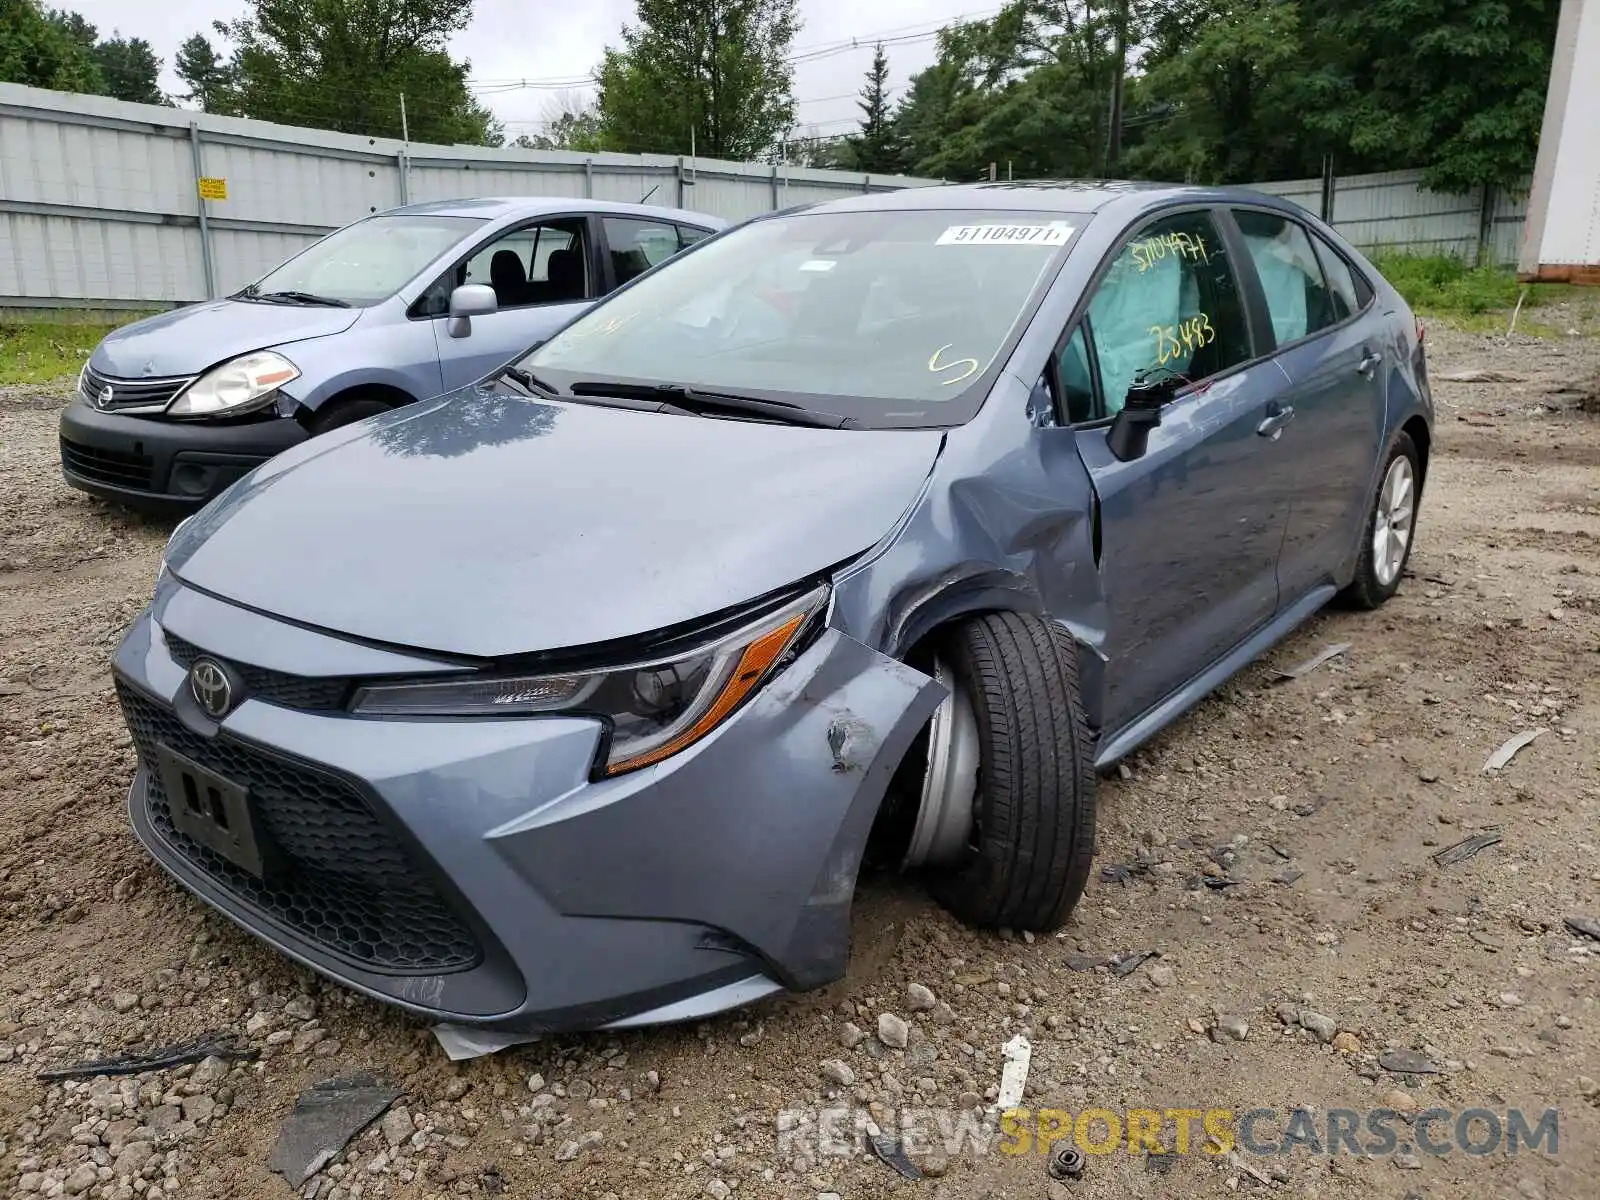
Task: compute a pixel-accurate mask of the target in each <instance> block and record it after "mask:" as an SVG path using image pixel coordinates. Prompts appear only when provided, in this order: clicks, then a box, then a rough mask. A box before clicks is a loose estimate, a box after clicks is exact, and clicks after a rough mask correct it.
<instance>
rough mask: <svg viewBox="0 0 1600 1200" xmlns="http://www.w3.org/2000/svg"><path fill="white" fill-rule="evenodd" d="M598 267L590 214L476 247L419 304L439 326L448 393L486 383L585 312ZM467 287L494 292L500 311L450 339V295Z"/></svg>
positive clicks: (524, 228)
mask: <svg viewBox="0 0 1600 1200" xmlns="http://www.w3.org/2000/svg"><path fill="white" fill-rule="evenodd" d="M597 267H598V263H597V259H596V256H595V253H594V230H593V223H592V222H591V221H590V220H589V218H587V217H584V216H563V217H544V218H541V219H539V220H538V221H531V222H528V223H527V224H525V225H520V226H518V227H516V228H515V229H511V230H508V231H506V232H503V233H501V234H499V235H498V236H497V237H495V238H493V239H492V240H490V241H488V242H486V243H484V244H482V245H480V246H477V247H475V248H474V249H473V251H472V253H471V254H470V255H469V256H468V257H466V258H464V259H462V260H461V261H460V262H458V263H457V264H456V265H455V266H454V267H452V268H451V269H450V270H449V271H446V272H445V273H444V274H443V275H442V276H440V278H439V279H438V280H437V281H435V283H434V284H433V286H432V287H430V288H429V289H428V290H427V291H426V292H424V293H423V295H422V297H421V299H419V300H418V301H417V303H416V304H415V305H413V312H415V313H418V314H419V315H420V316H422V317H423V319H427V320H430V321H431V322H432V324H433V336H434V344H435V346H436V347H437V349H438V353H439V367H440V373H441V375H442V377H443V379H444V388H445V390H446V391H450V390H452V389H454V388H458V387H462V386H464V385H466V384H469V383H472V382H474V381H475V380H478V379H482V378H483V377H484V376H485V375H487V374H489V372H491V371H493V370H495V369H496V368H497V367H502V366H504V365H505V364H506V363H508V362H510V361H511V360H512V359H513V358H515V357H516V356H517V355H519V354H521V353H522V352H523V351H524V350H526V349H528V347H529V346H531V345H533V343H534V342H536V341H539V340H541V339H542V338H546V337H549V336H550V335H551V334H552V333H554V332H555V331H556V330H557V329H559V328H561V326H563V325H565V324H566V323H567V322H568V321H569V320H571V319H572V318H573V317H574V316H576V315H577V314H578V313H580V312H582V311H583V310H584V309H585V308H587V307H588V306H589V304H590V303H592V302H593V299H594V297H595V296H597V295H599V294H600V290H599V289H600V288H601V287H602V286H603V285H602V284H601V280H600V272H599V271H598V269H597ZM467 283H481V284H485V285H487V286H489V287H491V288H493V289H494V292H495V300H496V301H497V303H498V305H499V307H498V309H497V310H496V311H495V312H492V313H489V314H487V315H486V316H481V317H473V318H472V332H471V333H470V334H469V335H468V336H467V337H461V338H456V337H451V336H450V332H449V319H448V316H449V311H450V293H451V292H452V291H453V290H454V289H455V288H457V287H460V286H461V285H462V284H467Z"/></svg>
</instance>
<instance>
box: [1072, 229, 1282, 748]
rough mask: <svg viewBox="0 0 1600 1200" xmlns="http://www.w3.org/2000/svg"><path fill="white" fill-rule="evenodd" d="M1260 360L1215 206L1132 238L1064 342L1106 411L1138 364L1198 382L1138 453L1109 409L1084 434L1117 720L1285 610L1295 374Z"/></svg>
mask: <svg viewBox="0 0 1600 1200" xmlns="http://www.w3.org/2000/svg"><path fill="white" fill-rule="evenodd" d="M1253 359H1256V355H1255V346H1254V338H1253V336H1252V332H1251V325H1250V321H1249V319H1248V316H1247V311H1246V305H1245V303H1244V298H1243V294H1242V292H1241V290H1240V286H1239V279H1238V276H1237V274H1236V273H1235V269H1234V264H1233V262H1232V261H1231V256H1230V254H1229V252H1228V249H1227V243H1226V242H1225V241H1224V239H1223V237H1222V235H1221V233H1220V231H1219V229H1218V227H1217V225H1216V223H1215V221H1214V220H1213V218H1212V216H1211V214H1210V213H1209V212H1206V211H1204V210H1191V211H1187V212H1180V213H1176V214H1172V215H1169V216H1165V217H1161V218H1159V219H1157V220H1156V221H1154V222H1152V223H1150V224H1147V225H1145V226H1143V227H1142V228H1140V229H1139V230H1138V231H1137V232H1136V233H1135V234H1134V236H1133V237H1131V238H1130V239H1128V241H1127V242H1125V243H1124V245H1123V246H1122V248H1121V249H1120V250H1119V251H1118V252H1117V253H1116V254H1115V256H1114V258H1113V259H1112V261H1111V262H1110V263H1109V265H1108V268H1107V270H1106V271H1105V272H1104V274H1103V276H1102V278H1101V281H1100V283H1099V284H1098V285H1097V289H1096V291H1095V293H1094V295H1093V297H1092V299H1091V300H1090V302H1089V306H1088V310H1087V312H1086V314H1085V316H1084V318H1083V319H1082V320H1081V321H1080V323H1079V326H1078V328H1077V329H1076V330H1075V331H1074V333H1073V335H1072V337H1071V339H1070V340H1069V341H1068V342H1067V343H1066V345H1065V347H1064V349H1063V351H1062V355H1061V360H1060V362H1059V364H1058V367H1059V376H1060V378H1061V380H1062V384H1063V391H1064V392H1065V398H1066V399H1067V402H1068V407H1069V409H1070V408H1072V407H1077V408H1079V409H1080V410H1081V409H1083V408H1084V406H1085V404H1086V403H1087V404H1088V405H1090V406H1092V409H1093V411H1094V413H1095V415H1096V416H1098V417H1100V418H1105V417H1111V416H1114V415H1115V413H1117V412H1118V411H1120V409H1121V407H1122V402H1123V398H1124V397H1125V396H1126V394H1127V391H1128V388H1129V386H1130V385H1131V384H1132V383H1133V382H1134V380H1135V378H1136V377H1138V376H1140V375H1141V374H1142V375H1145V376H1147V377H1154V376H1159V375H1162V374H1166V373H1174V374H1177V375H1178V376H1180V377H1181V378H1182V379H1183V380H1184V381H1186V382H1185V383H1184V385H1183V387H1182V389H1181V390H1180V391H1179V393H1178V395H1177V396H1176V397H1175V399H1173V400H1172V402H1171V403H1170V404H1168V405H1167V407H1166V408H1165V409H1164V410H1163V412H1162V417H1161V424H1160V426H1159V427H1158V428H1156V429H1154V430H1152V431H1151V432H1150V435H1149V440H1148V443H1147V446H1146V449H1145V452H1144V453H1143V454H1142V455H1140V456H1139V457H1137V458H1134V459H1132V460H1131V461H1127V462H1123V461H1119V460H1118V459H1117V458H1116V457H1115V456H1114V455H1113V454H1112V453H1111V450H1110V446H1109V443H1108V436H1109V432H1110V426H1109V424H1108V423H1107V422H1106V421H1104V420H1103V419H1102V420H1100V421H1098V422H1095V421H1091V422H1090V423H1089V424H1088V425H1086V426H1080V428H1079V429H1078V432H1077V435H1076V439H1077V446H1078V452H1079V455H1080V456H1081V458H1082V460H1083V463H1084V466H1085V467H1086V468H1087V469H1088V472H1089V475H1090V478H1091V480H1092V481H1093V484H1094V488H1095V492H1096V495H1097V497H1098V500H1099V505H1100V572H1101V591H1102V594H1103V596H1104V598H1105V601H1106V608H1107V627H1106V645H1105V647H1104V649H1105V653H1106V655H1107V658H1108V662H1107V666H1106V672H1107V688H1106V697H1105V712H1104V714H1103V728H1104V729H1105V730H1106V731H1107V732H1108V733H1109V732H1112V731H1115V730H1117V729H1119V728H1122V727H1124V726H1126V725H1127V724H1128V723H1130V722H1131V721H1133V720H1134V719H1135V718H1137V717H1138V716H1140V715H1141V714H1143V713H1145V712H1147V711H1148V710H1149V709H1151V708H1152V707H1154V706H1155V705H1156V704H1157V703H1158V702H1160V701H1161V700H1162V699H1163V698H1164V697H1166V696H1167V695H1169V694H1170V693H1172V692H1173V691H1175V690H1176V689H1177V688H1179V687H1180V686H1181V685H1182V684H1184V683H1185V682H1186V681H1188V680H1190V679H1192V678H1193V677H1194V676H1196V675H1197V674H1199V673H1200V672H1201V671H1203V670H1204V669H1205V668H1206V667H1208V666H1209V665H1211V664H1212V663H1214V662H1216V661H1217V660H1218V659H1220V658H1221V657H1222V656H1223V655H1225V654H1226V653H1227V652H1228V651H1229V650H1230V649H1231V648H1232V647H1234V646H1235V645H1237V644H1238V643H1239V642H1241V641H1242V640H1244V638H1245V637H1247V636H1248V635H1249V634H1250V633H1251V632H1253V631H1254V630H1255V629H1257V628H1259V627H1260V626H1261V625H1263V624H1264V623H1266V622H1267V621H1269V620H1270V619H1271V618H1272V616H1273V614H1274V612H1275V611H1276V610H1277V607H1278V586H1277V559H1278V548H1279V544H1280V543H1281V542H1282V539H1283V532H1284V526H1285V522H1286V520H1287V515H1288V494H1287V493H1288V487H1287V486H1286V485H1287V483H1288V482H1289V480H1290V475H1289V473H1287V472H1285V471H1283V470H1281V469H1279V468H1280V462H1279V460H1280V458H1281V456H1282V454H1283V448H1282V445H1281V443H1280V439H1279V438H1278V437H1276V436H1274V435H1273V431H1274V428H1275V425H1274V424H1273V423H1272V422H1271V421H1270V420H1269V418H1271V417H1272V415H1273V413H1274V411H1275V406H1276V405H1277V404H1278V403H1279V402H1280V398H1281V395H1282V392H1283V390H1284V377H1283V374H1282V372H1281V371H1280V370H1279V369H1278V367H1277V366H1276V364H1274V363H1273V362H1271V361H1270V360H1267V361H1260V360H1257V361H1254V362H1252V360H1253ZM1075 380H1076V381H1077V382H1076V383H1074V381H1075ZM1086 381H1087V382H1088V383H1089V385H1090V388H1091V396H1090V398H1089V399H1088V400H1087V401H1086V400H1085V399H1084V398H1083V397H1082V395H1081V393H1082V391H1083V387H1084V384H1085V382H1086ZM1075 391H1076V392H1077V393H1078V398H1077V399H1076V400H1074V393H1075ZM1072 415H1077V414H1072ZM1264 422H1266V425H1265V428H1263V423H1264Z"/></svg>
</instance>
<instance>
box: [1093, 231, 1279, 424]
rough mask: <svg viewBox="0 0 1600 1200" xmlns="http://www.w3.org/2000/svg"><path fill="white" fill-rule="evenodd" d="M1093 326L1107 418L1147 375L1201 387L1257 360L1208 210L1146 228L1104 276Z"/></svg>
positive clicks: (1096, 297)
mask: <svg viewBox="0 0 1600 1200" xmlns="http://www.w3.org/2000/svg"><path fill="white" fill-rule="evenodd" d="M1089 324H1090V326H1091V328H1092V329H1093V331H1094V350H1095V355H1096V358H1097V359H1098V361H1099V366H1100V388H1101V395H1102V396H1103V397H1104V399H1105V413H1104V414H1103V415H1105V416H1110V415H1112V414H1113V413H1116V412H1119V411H1121V409H1122V404H1123V400H1124V399H1125V398H1126V397H1127V394H1128V388H1129V386H1130V385H1131V384H1132V383H1133V381H1134V379H1135V378H1137V377H1138V376H1140V375H1158V374H1168V373H1175V374H1177V375H1179V376H1181V377H1182V378H1184V379H1187V380H1189V381H1192V382H1198V381H1200V380H1202V379H1205V378H1207V377H1208V376H1211V375H1215V374H1217V373H1218V372H1219V371H1225V370H1227V369H1228V368H1229V367H1232V366H1235V365H1237V364H1238V363H1241V362H1244V361H1246V360H1248V359H1249V358H1250V357H1251V349H1250V333H1249V327H1248V326H1247V325H1246V323H1245V314H1244V305H1243V303H1242V301H1241V300H1240V297H1239V286H1238V283H1237V281H1236V280H1235V278H1234V273H1233V267H1232V265H1231V264H1230V263H1229V261H1228V252H1227V248H1226V246H1225V244H1224V243H1223V240H1222V236H1221V234H1220V233H1218V231H1217V227H1216V224H1215V222H1213V221H1212V219H1211V216H1210V214H1208V213H1204V212H1187V213H1178V214H1176V215H1174V216H1170V217H1163V218H1162V219H1161V220H1159V221H1156V222H1153V223H1152V224H1150V225H1146V226H1145V227H1144V228H1142V229H1140V230H1139V232H1138V233H1136V234H1135V235H1134V236H1133V238H1132V239H1131V240H1130V241H1129V242H1128V243H1127V244H1126V245H1124V246H1123V248H1122V249H1121V250H1120V251H1118V253H1117V255H1116V257H1115V258H1114V259H1112V261H1111V266H1110V268H1109V269H1108V270H1107V271H1106V274H1105V276H1104V277H1103V278H1102V279H1101V281H1100V285H1099V287H1098V288H1097V289H1096V291H1095V294H1094V298H1093V299H1092V300H1090V302H1089ZM1079 336H1081V333H1080V334H1079ZM1068 348H1069V349H1070V348H1071V343H1068ZM1064 365H1065V364H1063V366H1064ZM1065 378H1066V375H1065V371H1063V379H1065Z"/></svg>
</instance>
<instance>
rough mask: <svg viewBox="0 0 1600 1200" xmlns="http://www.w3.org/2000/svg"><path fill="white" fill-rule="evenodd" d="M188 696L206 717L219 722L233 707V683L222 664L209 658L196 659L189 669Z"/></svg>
mask: <svg viewBox="0 0 1600 1200" xmlns="http://www.w3.org/2000/svg"><path fill="white" fill-rule="evenodd" d="M189 694H190V695H191V696H193V697H194V700H195V703H196V704H198V705H199V706H200V707H201V708H202V709H203V710H204V711H205V714H206V715H207V716H208V717H214V718H216V719H217V720H219V721H220V720H221V719H222V718H223V717H225V716H227V715H228V710H229V709H231V708H232V707H233V681H232V680H230V679H229V678H228V673H227V672H226V671H225V670H223V669H222V664H220V663H216V662H213V661H212V660H211V659H209V658H201V659H196V660H195V664H194V666H192V667H190V668H189Z"/></svg>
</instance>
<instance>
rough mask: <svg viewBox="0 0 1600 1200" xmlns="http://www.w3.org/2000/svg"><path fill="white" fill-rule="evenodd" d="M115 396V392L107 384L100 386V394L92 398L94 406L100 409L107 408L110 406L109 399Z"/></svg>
mask: <svg viewBox="0 0 1600 1200" xmlns="http://www.w3.org/2000/svg"><path fill="white" fill-rule="evenodd" d="M115 396H116V393H115V392H113V391H112V390H111V387H110V385H109V384H108V385H107V386H105V387H103V388H101V389H100V394H99V395H98V396H96V397H95V398H94V406H95V407H96V408H98V409H101V410H102V411H103V410H105V409H108V408H110V407H111V401H112V399H113V398H114V397H115Z"/></svg>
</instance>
